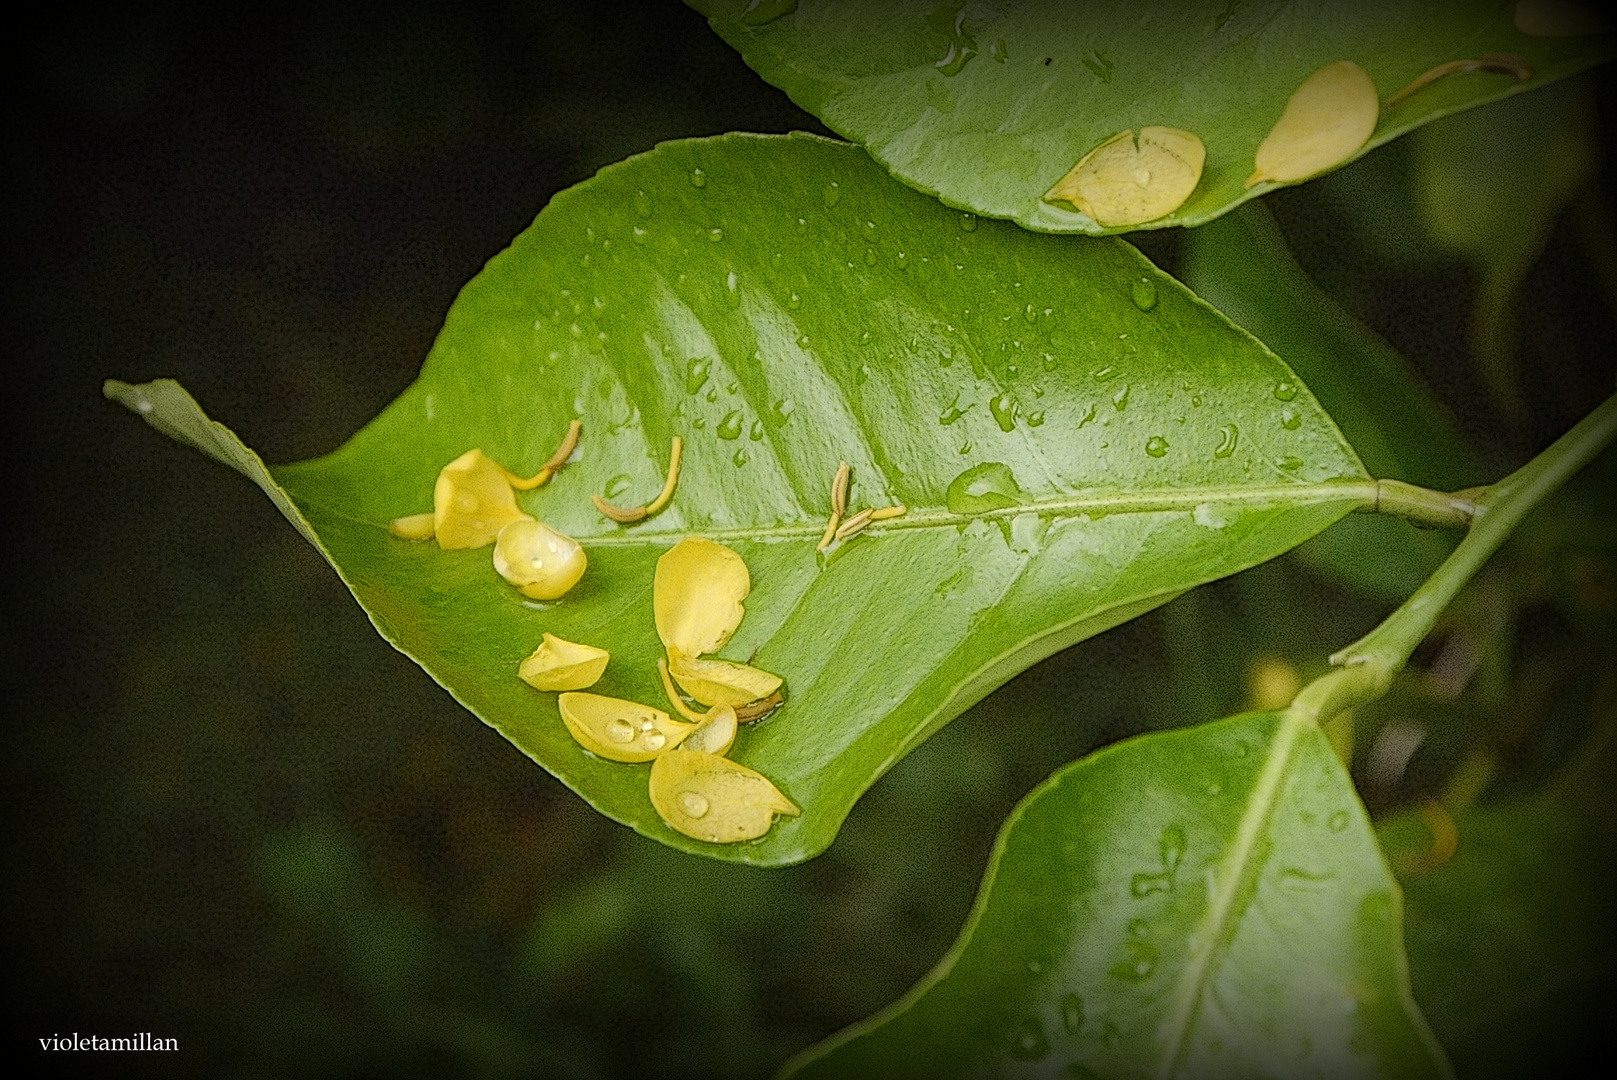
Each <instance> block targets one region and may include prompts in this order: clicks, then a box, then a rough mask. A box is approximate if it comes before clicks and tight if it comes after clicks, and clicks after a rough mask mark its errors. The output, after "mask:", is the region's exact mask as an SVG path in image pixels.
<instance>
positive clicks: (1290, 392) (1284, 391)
mask: <svg viewBox="0 0 1617 1080" xmlns="http://www.w3.org/2000/svg"><path fill="white" fill-rule="evenodd" d="M1296 396H1297V384H1296V383H1294V382H1288V381H1286V380H1284V379H1282V380H1281V381H1280V382H1277V383H1275V398H1276V400H1278V401H1290V400H1291V399H1293V398H1295V397H1296Z"/></svg>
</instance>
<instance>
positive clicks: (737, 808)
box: [651, 750, 802, 844]
mask: <svg viewBox="0 0 1617 1080" xmlns="http://www.w3.org/2000/svg"><path fill="white" fill-rule="evenodd" d="M651 805H652V806H654V807H656V808H657V813H658V814H660V815H661V816H662V819H663V821H665V822H667V823H668V826H669V828H671V829H674V830H676V831H678V832H682V833H684V834H685V835H686V836H689V837H691V838H693V839H696V840H706V841H708V842H709V843H713V844H734V843H737V842H739V841H742V840H754V839H757V838H758V837H760V836H762V835H763V834H764V833H766V832H768V831H769V827H770V826H771V825H772V824H774V821H775V815H776V814H787V815H793V816H795V815H797V814H800V813H802V811H801V810H799V809H798V808H797V806H796V805H795V804H794V803H793V802H792V801H791V800H790V799H788V798H787V797H786V796H785V795H782V794H781V792H780V789H779V788H777V787H775V785H774V784H773V783H771V782H770V780H769V778H768V777H766V776H764V775H763V774H762V773H758V772H754V771H753V770H751V769H749V768H747V767H746V766H745V765H739V764H737V763H736V762H734V761H731V760H730V759H729V758H723V757H719V756H718V755H717V754H707V753H703V752H702V751H700V750H675V751H673V752H671V753H667V754H664V755H663V756H661V757H659V758H658V759H657V760H656V762H655V763H654V764H653V765H652V766H651Z"/></svg>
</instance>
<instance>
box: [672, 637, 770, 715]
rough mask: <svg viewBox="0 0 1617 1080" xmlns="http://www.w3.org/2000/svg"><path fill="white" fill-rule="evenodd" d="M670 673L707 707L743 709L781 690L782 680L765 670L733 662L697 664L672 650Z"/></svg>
mask: <svg viewBox="0 0 1617 1080" xmlns="http://www.w3.org/2000/svg"><path fill="white" fill-rule="evenodd" d="M668 673H669V674H670V675H672V676H673V677H674V681H675V682H677V683H679V686H680V689H682V690H684V691H685V692H686V693H687V694H689V695H690V696H691V697H693V698H695V699H696V700H697V701H700V702H701V703H702V704H703V705H729V706H730V707H731V708H740V707H741V706H743V705H750V704H752V703H753V702H754V701H757V700H759V699H760V698H766V697H768V696H769V695H771V694H773V693H774V692H775V691H776V690H779V689H780V683H781V678H780V676H779V675H771V674H770V673H769V672H767V671H764V670H763V669H762V668H755V667H752V666H750V665H748V664H737V663H735V662H734V661H731V660H697V659H693V658H691V657H688V656H682V655H680V654H679V653H676V652H673V651H672V650H670V652H669V656H668Z"/></svg>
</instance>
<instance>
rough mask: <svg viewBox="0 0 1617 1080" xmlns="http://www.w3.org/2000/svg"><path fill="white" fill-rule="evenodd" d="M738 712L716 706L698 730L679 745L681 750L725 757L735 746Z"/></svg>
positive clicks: (699, 725)
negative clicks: (698, 751)
mask: <svg viewBox="0 0 1617 1080" xmlns="http://www.w3.org/2000/svg"><path fill="white" fill-rule="evenodd" d="M738 726H739V725H738V722H737V720H736V711H735V710H734V709H732V708H730V706H728V705H715V706H713V708H711V709H709V710H708V713H707V716H705V717H704V718H703V719H702V721H701V722H700V723H698V724H697V725H696V730H695V731H693V732H691V733H690V734H689V735H687V736H685V741H684V742H682V743H680V744H679V748H680V749H681V750H700V751H702V752H703V753H706V754H717V755H718V756H719V757H723V756H724V755H725V754H728V753H729V752H730V747H732V746H734V745H735V741H736V728H737V727H738Z"/></svg>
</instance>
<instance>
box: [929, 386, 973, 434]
mask: <svg viewBox="0 0 1617 1080" xmlns="http://www.w3.org/2000/svg"><path fill="white" fill-rule="evenodd" d="M974 408H976V404H975V403H973V404H971V405H967V406H966V407H965V408H964V409H962V408H960V395H959V394H956V395H955V396H954V400H953V401H951V402H949V407H948V408H947V409H944V410H943V411H942V412H940V413H939V414H938V423H940V424H942V425H943V426H945V427H948V426H949V425H950V424H952V423H954V422H955V421H956V420H958V419H960V418H961V417H962V416H965V415H966V413H967V411H968V410H970V409H974Z"/></svg>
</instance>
